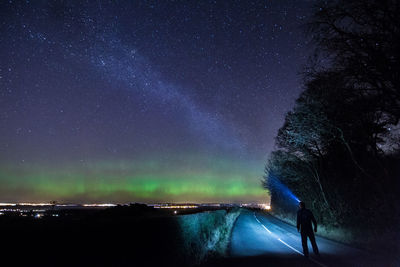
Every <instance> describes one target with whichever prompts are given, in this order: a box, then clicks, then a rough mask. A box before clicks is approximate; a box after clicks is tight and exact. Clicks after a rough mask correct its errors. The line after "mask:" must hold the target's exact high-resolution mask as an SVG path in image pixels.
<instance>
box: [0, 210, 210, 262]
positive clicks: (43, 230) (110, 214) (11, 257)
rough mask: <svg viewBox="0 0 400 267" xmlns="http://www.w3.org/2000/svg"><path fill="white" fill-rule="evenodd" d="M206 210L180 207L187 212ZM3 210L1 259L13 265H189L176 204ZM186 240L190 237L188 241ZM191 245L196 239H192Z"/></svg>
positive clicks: (0, 224) (1, 220)
mask: <svg viewBox="0 0 400 267" xmlns="http://www.w3.org/2000/svg"><path fill="white" fill-rule="evenodd" d="M199 211H205V210H200V209H196V210H185V211H182V210H179V211H178V212H179V213H180V214H182V213H183V212H184V213H186V214H189V213H193V212H199ZM53 213H55V211H51V210H50V211H47V212H46V214H45V215H44V216H43V217H42V218H40V219H38V218H34V217H33V216H27V217H20V216H11V215H3V216H0V226H1V229H2V231H1V232H2V236H1V244H2V248H1V251H2V253H1V255H2V257H1V258H2V260H3V261H5V260H7V261H9V262H10V265H9V266H159V265H160V266H177V265H179V266H187V265H191V264H192V263H191V262H190V257H188V255H187V254H185V251H184V249H185V248H184V247H183V246H182V244H183V243H184V237H183V236H182V229H181V226H180V224H179V220H178V219H177V218H178V216H179V215H175V214H174V210H164V209H163V210H161V209H153V208H149V207H146V206H142V205H133V206H129V207H115V208H109V209H105V210H95V209H84V210H62V211H57V214H59V217H54V216H52V215H53ZM186 243H187V242H186ZM191 245H193V244H191ZM186 249H187V248H186Z"/></svg>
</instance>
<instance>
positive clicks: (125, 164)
mask: <svg viewBox="0 0 400 267" xmlns="http://www.w3.org/2000/svg"><path fill="white" fill-rule="evenodd" d="M189 161H190V163H191V164H188V161H181V162H180V164H177V163H176V162H174V165H178V166H175V167H173V168H171V164H172V163H171V162H157V161H153V160H149V161H144V162H135V161H119V162H112V161H106V162H97V163H89V164H84V165H82V164H81V165H79V164H71V165H70V166H68V167H66V166H65V165H64V166H62V167H57V166H46V167H43V165H42V164H20V165H3V166H1V167H0V188H1V189H0V195H1V197H0V201H2V202H7V201H15V202H22V201H38V202H39V201H51V200H56V201H59V202H74V203H76V202H117V203H126V202H147V203H152V202H258V203H260V202H263V203H265V202H267V201H268V199H269V197H268V193H267V192H266V191H265V190H264V189H263V188H262V186H261V175H262V173H261V174H260V171H259V170H260V168H259V166H257V164H254V165H252V166H247V167H245V166H242V164H240V163H239V162H228V161H216V160H214V161H212V160H198V159H196V160H194V159H190V160H189ZM194 162H195V163H194ZM257 177H258V178H257Z"/></svg>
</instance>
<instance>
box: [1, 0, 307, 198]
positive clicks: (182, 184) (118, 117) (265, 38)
mask: <svg viewBox="0 0 400 267" xmlns="http://www.w3.org/2000/svg"><path fill="white" fill-rule="evenodd" d="M310 6H311V1H303V0H297V1H293V0H287V1H285V0H279V1H278V0H269V1H197V2H195V1H73V0H71V1H1V2H0V201H1V202H13V201H51V200H56V201H59V202H74V203H77V202H160V201H161V202H166V201H175V202H184V201H189V202H250V201H255V202H262V203H265V202H268V193H267V192H266V191H265V190H263V189H262V186H261V178H262V175H263V170H264V164H265V161H266V159H267V157H268V153H269V152H271V150H272V149H273V148H274V136H275V135H276V133H277V130H278V128H279V127H280V126H282V124H283V119H284V114H285V113H286V112H287V111H288V110H289V109H290V108H291V107H292V106H293V104H294V100H295V98H296V97H297V96H298V95H299V93H300V91H301V77H300V76H299V72H301V70H302V66H303V65H304V64H305V63H306V61H307V58H308V56H309V52H310V50H311V49H310V46H309V45H308V44H307V42H306V40H307V39H306V38H305V36H304V33H303V31H302V28H301V25H302V24H304V23H305V22H306V20H307V19H308V16H309V14H310Z"/></svg>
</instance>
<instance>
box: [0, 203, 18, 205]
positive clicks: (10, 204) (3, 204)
mask: <svg viewBox="0 0 400 267" xmlns="http://www.w3.org/2000/svg"><path fill="white" fill-rule="evenodd" d="M16 205H17V204H15V203H0V206H16Z"/></svg>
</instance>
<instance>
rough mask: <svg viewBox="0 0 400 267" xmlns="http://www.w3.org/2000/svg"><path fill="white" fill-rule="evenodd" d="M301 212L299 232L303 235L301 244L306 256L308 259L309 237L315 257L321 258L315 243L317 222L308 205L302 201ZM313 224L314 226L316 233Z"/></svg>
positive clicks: (298, 223) (300, 204)
mask: <svg viewBox="0 0 400 267" xmlns="http://www.w3.org/2000/svg"><path fill="white" fill-rule="evenodd" d="M299 207H300V209H299V211H298V212H297V231H299V232H300V233H301V244H302V246H303V253H304V256H306V257H308V246H307V237H308V238H309V239H310V242H311V245H312V248H313V251H314V253H315V255H317V256H319V251H318V246H317V243H316V242H315V236H314V232H317V221H316V220H315V218H314V215H313V214H312V212H311V211H310V210H309V209H306V204H305V203H304V202H302V201H300V203H299ZM311 222H312V223H313V224H314V232H313V229H312V225H311Z"/></svg>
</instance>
